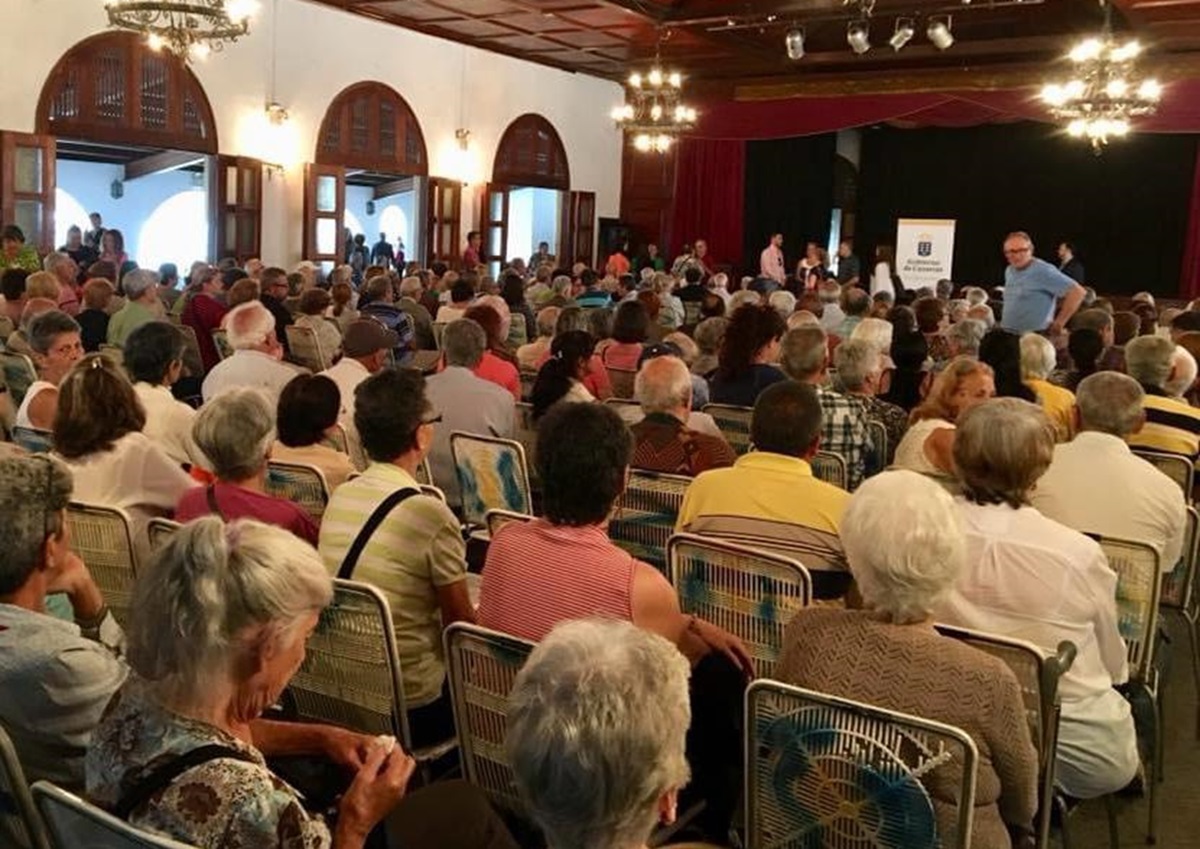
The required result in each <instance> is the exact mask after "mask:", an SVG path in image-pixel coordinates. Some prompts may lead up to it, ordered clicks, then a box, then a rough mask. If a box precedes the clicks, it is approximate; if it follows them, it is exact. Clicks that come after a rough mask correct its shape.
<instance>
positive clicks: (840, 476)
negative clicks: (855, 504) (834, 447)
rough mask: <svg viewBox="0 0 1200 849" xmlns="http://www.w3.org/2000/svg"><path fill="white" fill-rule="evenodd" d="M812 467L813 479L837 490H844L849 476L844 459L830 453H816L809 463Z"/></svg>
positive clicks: (839, 455)
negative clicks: (831, 485)
mask: <svg viewBox="0 0 1200 849" xmlns="http://www.w3.org/2000/svg"><path fill="white" fill-rule="evenodd" d="M809 465H810V466H812V473H813V477H814V478H816V479H817V480H822V481H825V483H831V484H833V485H834V486H836V487H838V488H839V489H846V486H847V481H848V480H849V474H848V472H847V467H846V458H845V457H843V456H842V455H841V454H835V453H834V452H832V451H818V452H817V453H816V454H814V455H813V458H812V460H811V461H810V462H809Z"/></svg>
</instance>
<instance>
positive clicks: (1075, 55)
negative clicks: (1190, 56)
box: [1041, 3, 1162, 153]
mask: <svg viewBox="0 0 1200 849" xmlns="http://www.w3.org/2000/svg"><path fill="white" fill-rule="evenodd" d="M1103 6H1104V29H1103V30H1102V31H1101V33H1100V35H1098V36H1089V37H1088V38H1085V39H1083V40H1082V41H1080V42H1079V43H1078V44H1076V45H1075V46H1074V47H1073V48H1071V52H1070V53H1069V54H1068V57H1067V58H1069V59H1070V60H1071V62H1072V63H1074V65H1075V73H1074V74H1073V75H1072V76H1071V78H1070V79H1069V80H1067V81H1066V82H1056V83H1048V84H1046V86H1044V87H1043V88H1042V93H1041V99H1042V102H1043V103H1045V104H1046V106H1047V107H1048V108H1049V110H1050V114H1051V115H1053V116H1054V117H1055V118H1058V119H1059V120H1061V121H1063V122H1064V123H1065V124H1066V128H1067V132H1068V133H1069V134H1070V135H1071V136H1073V137H1075V138H1080V139H1086V140H1087V141H1089V142H1091V144H1092V148H1093V149H1094V150H1095V151H1096V152H1097V153H1099V152H1100V151H1101V150H1102V149H1103V147H1104V145H1106V144H1108V140H1109V139H1110V138H1123V137H1124V136H1126V135H1128V134H1129V131H1130V130H1131V129H1132V119H1134V118H1141V117H1145V116H1147V115H1153V114H1154V113H1155V112H1156V111H1157V110H1158V102H1159V99H1160V98H1161V97H1162V87H1161V86H1160V85H1159V83H1158V81H1157V80H1155V79H1152V78H1148V77H1147V78H1143V77H1142V76H1141V75H1140V74H1139V73H1138V69H1137V58H1138V56H1139V55H1141V52H1142V47H1141V45H1140V44H1139V43H1138V42H1137V41H1136V40H1133V39H1130V40H1127V41H1118V40H1117V39H1116V38H1114V37H1113V34H1112V28H1111V25H1110V10H1109V7H1108V4H1107V3H1104V4H1103Z"/></svg>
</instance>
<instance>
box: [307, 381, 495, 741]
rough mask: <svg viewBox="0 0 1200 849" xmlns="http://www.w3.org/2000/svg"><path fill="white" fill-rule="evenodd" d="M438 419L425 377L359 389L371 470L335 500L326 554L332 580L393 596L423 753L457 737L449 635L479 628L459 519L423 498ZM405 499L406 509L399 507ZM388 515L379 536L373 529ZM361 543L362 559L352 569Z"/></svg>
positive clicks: (327, 519)
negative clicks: (446, 646) (454, 627)
mask: <svg viewBox="0 0 1200 849" xmlns="http://www.w3.org/2000/svg"><path fill="white" fill-rule="evenodd" d="M437 419H438V417H437V414H436V413H435V411H434V408H433V406H432V404H431V403H430V402H429V401H428V399H427V397H426V390H425V378H424V377H423V376H422V375H421V374H420V373H419V372H417V371H415V370H412V369H385V370H383V371H381V372H379V373H377V374H375V375H372V376H371V377H370V378H368V379H367V380H366V381H364V382H363V383H362V384H361V385H360V386H359V387H358V390H357V391H356V394H355V409H354V424H355V429H356V431H357V432H358V436H359V439H360V440H361V441H362V447H363V449H364V450H365V451H366V454H367V457H368V458H369V459H370V461H371V462H370V465H368V466H367V468H366V470H365V471H364V472H363V473H362V474H361V475H360V476H358V477H357V478H355V479H354V480H351V481H348V482H347V483H344V484H342V486H340V487H338V488H337V489H336V490H335V491H334V493H333V496H332V498H330V500H329V504H328V506H327V507H326V509H325V514H324V517H323V518H322V521H321V535H320V543H319V546H318V549H319V551H320V554H321V558H322V560H324V562H325V568H326V570H327V571H328V572H329V573H330V574H331V575H337V574H341V577H344V578H353V579H354V580H356V581H364V582H366V583H369V584H372V585H374V586H376V587H378V588H379V590H380V591H381V592H382V593H383V594H384V596H386V597H387V600H388V605H389V607H390V608H391V611H392V620H393V622H394V623H395V626H396V649H397V651H398V653H399V658H400V667H401V669H403V671H404V681H403V685H404V699H405V703H406V705H407V708H408V722H409V727H410V729H411V731H412V736H413V740H414V743H415V744H416V745H417V746H426V745H430V744H432V743H436V742H441V741H443V740H446V739H447V738H449V737H451V736H453V734H454V722H453V715H452V710H451V707H450V698H449V693H448V689H447V686H446V668H445V661H444V659H443V657H442V628H443V627H444V626H446V625H449V624H450V623H452V622H458V621H465V622H473V621H475V612H474V610H473V609H472V607H471V601H470V598H469V597H468V593H467V564H466V546H465V544H464V543H463V537H462V532H461V529H460V526H459V523H458V519H457V518H455V516H454V514H453V513H452V512H451V511H450V508H449V507H447V506H446V505H445V504H444V503H443V502H442V501H441V500H440V499H438V498H435V497H433V496H430V495H423V494H421V493H420V492H419V490H418V489H417V481H416V472H417V466H418V464H419V463H420V462H421V461H422V460H423V459H425V457H426V456H427V455H428V453H429V450H430V448H431V447H432V445H433V441H434V427H435V425H436V423H437ZM397 493H401V494H403V495H404V496H405V497H404V498H403V500H400V501H397V502H391V501H389V497H392V496H394V495H395V494H397ZM385 502H388V507H384V506H383V505H384V504H385ZM389 508H390V509H389ZM380 510H382V511H383V512H381V513H380V521H379V523H378V525H377V527H374V528H369V527H367V520H368V519H369V518H371V517H372V516H373V515H374V514H375V513H376V511H380ZM360 537H361V539H360ZM356 544H358V545H359V546H360V553H359V555H358V558H357V560H353V561H350V562H347V557H348V554H349V553H350V551H351V548H352V547H354V546H355V545H356Z"/></svg>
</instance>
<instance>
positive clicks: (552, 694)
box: [505, 619, 691, 849]
mask: <svg viewBox="0 0 1200 849" xmlns="http://www.w3.org/2000/svg"><path fill="white" fill-rule="evenodd" d="M690 723H691V710H690V708H689V704H688V663H687V660H686V659H684V657H683V655H682V654H680V653H679V650H678V649H676V648H675V646H674V645H672V644H671V643H669V642H667V640H665V639H663V638H662V637H660V636H658V635H656V634H652V633H650V632H649V631H644V630H642V629H641V628H638V627H637V626H635V625H633V624H631V623H629V622H621V621H616V620H601V619H583V620H576V621H570V622H566V623H564V624H561V625H559V626H558V627H556V628H555V629H554V630H553V631H551V632H550V634H549V635H548V636H546V637H545V638H544V639H543V640H542V641H541V642H540V643H539V644H538V646H537V648H535V649H534V650H533V653H532V654H531V655H530V656H529V660H528V661H526V663H525V666H524V668H522V670H521V672H520V674H519V675H518V676H517V680H516V683H515V684H514V685H513V688H512V691H511V692H510V694H509V699H508V732H507V736H506V739H505V748H506V750H507V752H508V757H509V759H510V761H511V762H512V765H513V773H514V775H515V778H516V783H517V788H518V789H519V790H520V792H521V796H522V798H523V799H524V800H525V802H526V804H527V805H528V806H529V809H530V811H531V813H532V815H533V818H534V820H536V821H537V824H538V825H539V826H541V828H542V831H543V832H544V833H545V836H546V843H547V846H548V849H633V847H644V846H645V845H646V841H647V840H648V839H649V837H650V833H651V831H653V829H654V827H655V826H656V825H657V824H658V823H660V822H662V823H672V822H674V820H675V812H676V804H677V797H678V793H679V790H680V788H681V787H683V785H684V784H686V783H687V781H688V764H687V759H686V758H685V757H684V743H685V738H686V735H687V729H688V725H689V724H690Z"/></svg>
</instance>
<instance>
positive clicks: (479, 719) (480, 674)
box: [443, 622, 534, 812]
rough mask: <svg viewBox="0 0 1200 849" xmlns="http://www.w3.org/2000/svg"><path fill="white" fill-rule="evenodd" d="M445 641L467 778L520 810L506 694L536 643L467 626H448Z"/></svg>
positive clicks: (508, 806) (500, 802)
mask: <svg viewBox="0 0 1200 849" xmlns="http://www.w3.org/2000/svg"><path fill="white" fill-rule="evenodd" d="M443 640H444V642H445V652H446V674H447V677H448V678H449V680H450V694H451V696H452V698H453V701H454V725H455V727H456V728H457V729H458V742H459V748H458V751H459V755H460V757H461V759H462V767H463V774H464V775H465V776H466V779H467V781H469V782H471V783H472V784H474V785H475V786H476V787H478V788H479V789H481V790H482V791H483V792H485V793H486V794H487V795H488V797H489V798H490V799H491V800H492V802H493V803H495V804H497V805H499V806H500V807H502V808H506V809H508V810H510V811H515V812H520V811H521V810H522V807H523V806H522V804H521V800H520V796H519V795H518V793H517V789H516V787H515V785H514V782H513V774H512V767H511V766H510V765H509V763H508V757H507V755H506V754H505V751H504V734H505V731H506V729H507V724H508V723H507V720H506V711H507V707H508V695H509V693H510V692H511V691H512V686H513V682H514V680H515V679H516V677H517V673H518V672H520V671H521V667H522V666H524V665H525V661H526V659H527V658H528V657H529V653H530V652H531V651H533V648H534V644H533V643H531V642H528V641H526V640H522V639H519V638H517V637H512V636H509V635H508V634H501V633H500V632H498V631H489V630H488V629H487V628H481V627H479V626H478V625H469V624H467V623H465V622H455V623H454V624H453V625H451V626H450V627H449V628H447V629H446V633H445V635H444V637H443Z"/></svg>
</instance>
